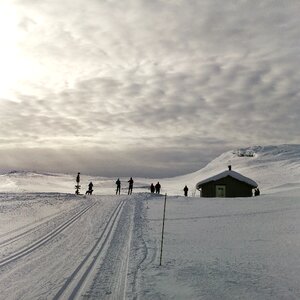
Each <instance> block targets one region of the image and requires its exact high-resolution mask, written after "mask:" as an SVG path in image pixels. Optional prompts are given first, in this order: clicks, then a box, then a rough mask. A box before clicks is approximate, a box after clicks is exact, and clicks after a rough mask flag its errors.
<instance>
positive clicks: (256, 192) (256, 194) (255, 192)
mask: <svg viewBox="0 0 300 300" xmlns="http://www.w3.org/2000/svg"><path fill="white" fill-rule="evenodd" d="M259 195H260V190H259V188H257V189H255V190H254V196H259Z"/></svg>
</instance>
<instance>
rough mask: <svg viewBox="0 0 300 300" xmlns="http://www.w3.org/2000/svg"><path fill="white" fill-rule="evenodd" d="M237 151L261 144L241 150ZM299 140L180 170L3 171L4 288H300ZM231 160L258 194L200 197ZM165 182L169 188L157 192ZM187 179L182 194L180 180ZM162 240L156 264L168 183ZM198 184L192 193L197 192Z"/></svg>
mask: <svg viewBox="0 0 300 300" xmlns="http://www.w3.org/2000/svg"><path fill="white" fill-rule="evenodd" d="M239 153H252V154H253V156H241V155H238V154H239ZM299 154H300V145H281V146H268V147H260V146H256V147H249V148H245V149H238V150H234V151H229V152H226V153H224V154H222V155H221V156H220V157H217V158H216V159H215V160H213V161H212V162H211V163H209V164H208V165H207V166H206V167H205V168H203V169H201V170H199V171H197V172H194V173H192V174H187V175H184V176H180V177H176V178H166V179H145V178H134V180H135V185H134V190H133V195H131V196H128V195H127V194H126V192H127V190H126V189H127V184H128V183H127V181H128V179H129V178H121V181H122V183H123V184H122V191H121V196H116V195H115V180H116V178H103V177H95V176H87V175H82V177H81V183H82V185H83V187H82V191H83V192H84V191H85V188H87V185H88V183H89V182H90V181H93V183H94V190H95V194H94V195H92V196H87V197H85V196H83V195H79V196H75V195H74V182H75V176H76V174H77V173H75V175H68V174H47V173H46V174H40V173H36V172H14V173H10V174H2V175H0V290H1V296H0V299H82V298H84V299H299V298H300V287H299V278H300V267H299V257H300V201H299V199H300V197H299V196H300V155H299ZM227 165H232V166H233V168H234V170H237V172H240V173H241V174H244V175H245V176H247V177H249V178H253V180H255V181H256V182H257V183H258V185H259V187H260V190H261V196H260V197H252V198H200V197H199V195H197V194H195V186H196V183H197V182H199V181H201V180H205V179H206V178H209V177H211V176H215V175H216V174H218V173H219V171H220V170H222V169H224V168H225V167H226V166H227ZM158 180H159V181H160V183H161V184H162V195H156V194H150V193H149V191H148V187H149V185H150V183H151V182H154V183H156V181H158ZM185 185H188V187H189V188H190V190H189V191H190V195H189V197H182V195H183V191H182V189H183V187H184V186H185ZM165 193H167V194H168V195H167V210H166V222H165V235H164V248H163V256H162V266H159V258H160V241H161V227H162V214H163V204H164V198H165V197H164V194H165ZM193 195H194V197H193Z"/></svg>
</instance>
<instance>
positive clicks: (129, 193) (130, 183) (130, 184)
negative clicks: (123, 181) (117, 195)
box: [128, 177, 134, 195]
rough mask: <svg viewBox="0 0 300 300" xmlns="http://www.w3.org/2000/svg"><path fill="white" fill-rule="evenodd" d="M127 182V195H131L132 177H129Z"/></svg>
mask: <svg viewBox="0 0 300 300" xmlns="http://www.w3.org/2000/svg"><path fill="white" fill-rule="evenodd" d="M128 182H129V186H128V195H131V194H132V189H133V182H134V181H133V179H132V177H130V179H129V180H128Z"/></svg>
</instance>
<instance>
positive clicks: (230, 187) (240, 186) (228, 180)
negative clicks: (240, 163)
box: [201, 176, 253, 198]
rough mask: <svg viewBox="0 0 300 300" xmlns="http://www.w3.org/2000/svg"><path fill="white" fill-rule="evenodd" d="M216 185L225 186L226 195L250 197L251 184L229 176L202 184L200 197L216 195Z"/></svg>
mask: <svg viewBox="0 0 300 300" xmlns="http://www.w3.org/2000/svg"><path fill="white" fill-rule="evenodd" d="M216 185H225V186H226V197H230V198H234V197H252V189H253V188H252V186H250V185H248V184H247V183H245V182H241V181H239V180H237V179H235V178H232V177H230V176H227V177H224V178H221V179H219V180H217V181H211V182H208V183H205V184H203V185H202V187H201V189H202V193H201V196H202V197H216Z"/></svg>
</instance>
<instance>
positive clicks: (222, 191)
mask: <svg viewBox="0 0 300 300" xmlns="http://www.w3.org/2000/svg"><path fill="white" fill-rule="evenodd" d="M216 197H226V186H225V185H216Z"/></svg>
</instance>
